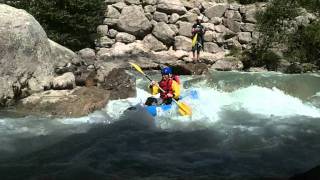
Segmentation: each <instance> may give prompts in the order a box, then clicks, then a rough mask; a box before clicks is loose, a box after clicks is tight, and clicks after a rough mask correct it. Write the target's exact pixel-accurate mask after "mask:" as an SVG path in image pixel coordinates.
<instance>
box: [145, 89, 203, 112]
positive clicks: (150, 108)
mask: <svg viewBox="0 0 320 180" xmlns="http://www.w3.org/2000/svg"><path fill="white" fill-rule="evenodd" d="M189 96H190V97H191V98H192V99H198V98H199V97H198V92H197V91H196V90H192V91H190V94H189ZM182 98H183V97H181V98H180V99H182ZM172 107H177V106H176V105H173V104H169V105H166V104H163V105H160V106H145V107H144V108H145V109H146V110H147V112H148V113H149V114H151V115H152V116H153V117H155V116H157V115H160V114H162V113H164V112H166V111H169V110H171V108H172Z"/></svg>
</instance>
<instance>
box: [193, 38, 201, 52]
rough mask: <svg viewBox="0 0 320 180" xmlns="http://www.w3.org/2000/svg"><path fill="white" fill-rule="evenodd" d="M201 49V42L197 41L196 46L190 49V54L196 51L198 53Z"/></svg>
mask: <svg viewBox="0 0 320 180" xmlns="http://www.w3.org/2000/svg"><path fill="white" fill-rule="evenodd" d="M202 48H203V47H202V43H201V41H197V42H196V44H195V45H194V46H193V47H192V52H195V51H197V52H198V53H199V52H200V50H202Z"/></svg>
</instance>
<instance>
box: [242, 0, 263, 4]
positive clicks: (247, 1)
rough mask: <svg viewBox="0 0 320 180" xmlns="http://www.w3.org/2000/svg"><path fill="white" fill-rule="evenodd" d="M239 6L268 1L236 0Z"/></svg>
mask: <svg viewBox="0 0 320 180" xmlns="http://www.w3.org/2000/svg"><path fill="white" fill-rule="evenodd" d="M238 1H239V3H240V4H252V3H255V2H267V1H268V0H238Z"/></svg>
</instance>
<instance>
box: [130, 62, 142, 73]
mask: <svg viewBox="0 0 320 180" xmlns="http://www.w3.org/2000/svg"><path fill="white" fill-rule="evenodd" d="M129 63H130V64H131V66H133V67H134V68H135V69H136V70H137V71H139V72H141V74H143V75H145V74H144V72H143V71H142V69H141V68H140V66H138V65H137V64H135V63H131V62H129Z"/></svg>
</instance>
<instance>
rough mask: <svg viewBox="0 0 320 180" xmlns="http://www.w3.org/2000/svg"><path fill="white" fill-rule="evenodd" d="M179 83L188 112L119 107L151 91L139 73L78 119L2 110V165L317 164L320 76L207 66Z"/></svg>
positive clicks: (288, 171) (178, 172)
mask: <svg viewBox="0 0 320 180" xmlns="http://www.w3.org/2000/svg"><path fill="white" fill-rule="evenodd" d="M153 78H156V77H153ZM182 81H183V95H184V97H185V98H184V99H183V101H184V102H185V103H187V104H188V105H190V106H191V107H192V110H193V115H192V116H191V117H181V116H178V115H177V112H176V111H175V110H174V109H173V110H172V111H169V112H167V113H163V114H161V115H160V116H158V117H156V118H155V119H154V120H153V119H152V118H150V117H149V116H148V115H147V114H145V113H144V112H142V111H137V112H130V113H129V115H128V114H127V113H124V112H125V110H126V109H127V108H128V107H131V106H134V105H136V104H139V103H140V104H142V103H143V102H144V100H145V99H146V98H147V97H148V96H150V95H149V93H148V92H147V91H146V90H147V89H146V86H147V81H146V80H145V79H142V78H138V79H137V86H138V87H137V94H138V95H137V97H136V98H129V99H125V100H117V101H111V102H109V104H108V105H107V106H106V107H105V108H104V109H102V110H101V111H97V112H95V113H93V114H90V115H89V116H86V117H82V118H74V119H70V118H69V119H52V118H39V117H31V116H30V117H15V116H12V115H10V116H9V115H8V114H6V113H4V112H2V113H0V142H1V147H0V152H1V155H0V159H2V163H1V164H0V171H1V170H5V169H7V168H17V171H20V172H21V173H22V174H23V172H24V171H23V170H22V169H19V168H18V165H19V166H20V165H21V166H23V167H28V168H31V169H32V168H34V167H35V166H36V164H37V163H39V162H40V164H41V163H44V164H46V166H45V167H43V166H42V167H41V168H40V167H38V166H37V167H38V168H40V170H37V171H31V172H30V173H29V175H28V177H37V176H38V173H39V172H41V173H42V174H45V175H48V176H49V177H51V176H52V177H57V175H59V177H67V175H68V174H72V172H74V171H77V170H78V169H77V168H79V164H81V168H80V170H81V171H84V172H88V174H91V175H92V176H94V177H111V176H112V175H115V176H119V177H124V179H125V177H126V178H128V177H201V176H207V177H229V178H239V177H242V178H243V177H247V178H253V177H287V176H290V175H293V174H295V173H299V172H302V171H305V170H307V169H310V168H312V167H314V166H316V165H318V164H320V157H319V156H318V152H319V151H320V146H319V143H318V142H319V138H320V99H319V98H320V76H319V75H318V74H302V75H284V74H279V73H272V72H268V73H242V72H211V73H209V74H208V75H203V76H185V77H182ZM192 90H196V91H197V92H198V96H199V98H198V99H193V98H191V96H190V92H191V91H192ZM153 121H154V123H153ZM151 124H152V125H151ZM29 153H31V154H29ZM17 157H21V158H20V159H18V160H17V159H16V158H17ZM57 164H59V165H57ZM35 169H37V168H35ZM62 169H64V171H63V172H64V173H63V172H62ZM141 169H145V170H144V171H141ZM12 175H13V174H10V172H8V173H5V174H4V175H3V177H5V178H7V177H10V176H12ZM0 177H1V175H0ZM17 177H18V179H19V176H17ZM58 179H59V178H58Z"/></svg>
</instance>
